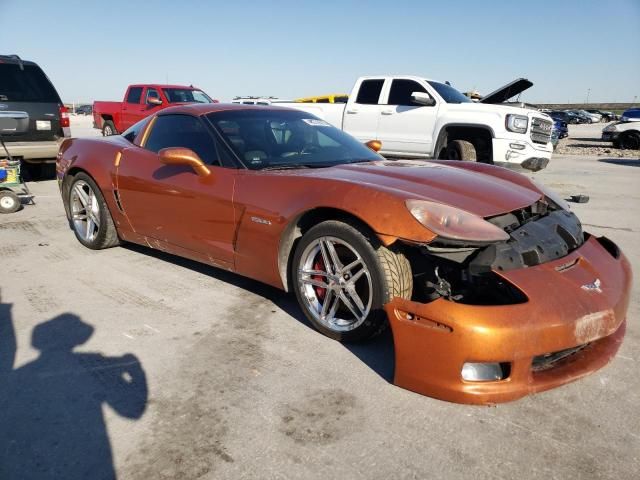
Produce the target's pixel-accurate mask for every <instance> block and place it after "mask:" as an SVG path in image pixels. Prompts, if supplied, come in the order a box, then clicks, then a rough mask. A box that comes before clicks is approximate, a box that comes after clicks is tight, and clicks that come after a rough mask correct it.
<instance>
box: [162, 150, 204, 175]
mask: <svg viewBox="0 0 640 480" xmlns="http://www.w3.org/2000/svg"><path fill="white" fill-rule="evenodd" d="M158 155H159V156H160V163H163V164H164V165H187V166H189V167H191V168H192V169H193V171H194V172H196V173H197V174H198V175H199V176H201V177H207V176H209V175H211V170H209V167H207V166H206V165H205V164H204V162H203V161H202V160H201V159H200V157H199V156H198V154H197V153H196V152H194V151H193V150H189V149H188V148H180V147H170V148H163V149H162V150H160V151H159V152H158Z"/></svg>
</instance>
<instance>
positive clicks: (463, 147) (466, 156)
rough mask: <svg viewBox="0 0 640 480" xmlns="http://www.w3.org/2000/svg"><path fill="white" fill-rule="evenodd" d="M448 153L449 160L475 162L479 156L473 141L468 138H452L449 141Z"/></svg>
mask: <svg viewBox="0 0 640 480" xmlns="http://www.w3.org/2000/svg"><path fill="white" fill-rule="evenodd" d="M446 155H447V158H448V159H449V160H462V161H464V162H475V161H476V158H477V157H476V149H475V147H474V146H473V143H471V142H467V141H466V140H452V141H451V142H449V143H448V144H447V153H446Z"/></svg>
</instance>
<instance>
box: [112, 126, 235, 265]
mask: <svg viewBox="0 0 640 480" xmlns="http://www.w3.org/2000/svg"><path fill="white" fill-rule="evenodd" d="M145 137H146V138H145V139H144V140H143V143H142V144H141V146H134V145H132V146H131V148H128V149H125V150H124V151H123V154H122V157H121V159H120V163H119V166H118V170H117V187H118V195H119V198H120V203H121V205H122V208H123V210H124V212H125V214H126V216H127V218H128V220H129V222H130V223H131V226H132V227H133V229H134V230H135V232H136V233H138V234H141V235H144V236H146V237H149V238H151V239H156V240H158V241H161V242H166V243H168V244H171V245H175V246H178V247H180V248H183V249H186V250H189V251H192V252H197V253H200V254H204V255H206V256H207V257H209V258H211V259H214V260H215V263H218V264H220V265H221V266H224V267H228V268H233V239H234V232H235V225H236V222H235V215H234V204H233V192H234V183H235V181H236V173H237V170H236V169H234V168H228V167H227V166H223V164H222V163H221V156H222V153H221V150H220V145H219V144H218V141H217V139H216V137H215V135H214V134H213V133H212V132H211V130H210V128H209V127H208V126H207V125H206V124H205V123H204V122H203V121H202V120H201V119H200V118H198V117H194V116H191V115H182V114H171V115H159V116H158V117H156V118H155V120H154V121H153V124H152V125H151V127H150V131H149V132H148V133H147V134H145ZM168 147H183V148H189V149H191V150H193V151H194V152H195V153H197V154H198V155H199V156H200V158H201V159H202V160H203V161H204V163H205V164H207V165H208V167H209V169H210V170H211V174H210V175H209V176H206V177H201V176H198V175H197V174H196V173H195V171H194V170H193V169H192V168H191V167H188V166H182V165H163V164H161V163H160V159H159V156H158V151H159V150H161V149H163V148H168Z"/></svg>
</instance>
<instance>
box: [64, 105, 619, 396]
mask: <svg viewBox="0 0 640 480" xmlns="http://www.w3.org/2000/svg"><path fill="white" fill-rule="evenodd" d="M370 146H372V147H373V146H374V145H373V144H371V145H370ZM374 149H375V148H374ZM57 172H58V181H59V185H60V190H61V192H62V198H63V201H64V206H65V209H66V213H67V217H68V219H69V223H70V226H71V227H72V229H73V231H74V232H75V235H76V237H77V239H78V240H79V241H80V242H81V243H82V244H83V245H85V246H87V247H89V248H92V249H101V248H107V247H112V246H115V245H118V244H120V243H121V242H133V243H138V244H141V245H146V246H150V247H152V248H156V249H159V250H162V251H165V252H170V253H172V254H175V255H180V256H183V257H188V258H191V259H194V260H198V261H201V262H204V263H207V264H210V265H214V266H216V267H220V268H224V269H227V270H231V271H234V272H237V273H238V274H241V275H245V276H247V277H251V278H254V279H256V280H260V281H262V282H265V283H268V284H270V285H273V286H275V287H278V288H281V289H284V290H286V291H293V292H295V295H296V298H297V300H298V303H299V305H300V308H301V310H302V311H303V312H304V314H305V315H306V316H307V318H308V319H309V321H310V322H311V323H312V324H313V325H314V326H315V327H316V328H317V329H318V330H319V331H320V332H322V333H324V334H325V335H327V336H329V337H332V338H335V339H337V340H340V341H356V340H362V339H366V338H369V337H371V336H373V335H375V334H377V333H379V332H380V331H381V330H382V329H383V328H384V327H385V326H386V325H387V324H389V325H390V326H391V329H392V333H393V338H394V346H395V356H396V361H395V375H394V383H395V384H397V385H400V386H402V387H404V388H408V389H411V390H414V391H416V392H420V393H423V394H426V395H430V396H433V397H437V398H441V399H446V400H450V401H455V402H464V403H495V402H501V401H507V400H513V399H516V398H519V397H522V396H524V395H526V394H528V393H532V392H536V391H541V390H545V389H548V388H552V387H554V386H557V385H560V384H563V383H566V382H569V381H572V380H575V379H577V378H579V377H581V376H584V375H586V374H588V373H590V372H592V371H594V370H596V369H598V368H600V367H602V366H603V365H604V364H606V363H607V361H608V360H610V359H611V358H612V357H613V355H615V353H616V351H617V349H618V347H619V345H620V343H621V341H622V338H623V336H624V331H625V322H626V312H627V306H628V302H629V290H630V284H631V271H630V267H629V263H628V261H627V260H626V258H625V257H624V255H623V254H622V253H621V251H620V250H619V249H618V247H617V246H616V245H615V244H614V243H613V242H612V241H611V240H609V239H607V238H604V237H599V238H598V237H595V236H593V235H590V234H588V233H586V232H584V231H583V230H582V226H581V224H580V222H579V221H578V219H577V218H576V216H575V215H574V214H573V213H572V212H571V211H570V210H569V208H568V206H567V205H566V204H565V203H564V201H563V200H562V199H561V198H559V197H558V196H557V195H556V194H554V193H553V192H552V191H550V190H548V189H546V188H545V187H542V186H540V185H538V184H536V183H533V182H532V181H531V180H529V179H528V178H527V177H525V176H522V175H520V174H518V173H515V172H512V171H509V170H506V169H502V168H499V167H494V166H492V165H486V164H480V163H474V162H460V161H422V160H421V161H402V160H396V161H388V160H385V159H384V158H382V157H381V156H379V155H378V154H377V153H375V152H374V151H373V150H372V149H370V148H367V147H366V146H365V145H362V144H361V143H359V142H358V141H356V140H355V139H354V138H352V137H350V136H349V135H347V134H345V133H343V132H341V131H340V130H338V129H336V128H334V127H332V126H330V125H329V124H327V123H326V122H324V121H323V120H320V119H318V118H316V117H313V116H312V115H310V114H308V113H304V112H301V111H296V110H289V109H285V108H276V107H261V106H258V107H253V106H242V105H223V104H207V105H190V106H178V107H172V108H168V109H166V110H163V111H161V112H159V113H157V114H156V115H153V116H150V117H148V118H146V119H144V120H143V121H141V122H140V123H138V124H136V125H134V126H132V127H131V128H130V129H129V130H127V131H126V132H124V133H123V134H122V135H116V136H113V137H108V138H101V139H70V140H66V141H65V142H64V144H63V145H62V146H61V149H60V153H59V155H58V160H57Z"/></svg>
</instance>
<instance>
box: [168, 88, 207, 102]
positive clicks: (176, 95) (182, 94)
mask: <svg viewBox="0 0 640 480" xmlns="http://www.w3.org/2000/svg"><path fill="white" fill-rule="evenodd" d="M162 90H163V91H164V94H165V95H166V97H167V99H168V100H169V103H213V100H211V98H210V97H209V96H208V95H207V94H206V93H204V92H203V91H202V90H191V89H189V88H163V89H162Z"/></svg>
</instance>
